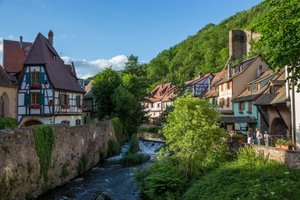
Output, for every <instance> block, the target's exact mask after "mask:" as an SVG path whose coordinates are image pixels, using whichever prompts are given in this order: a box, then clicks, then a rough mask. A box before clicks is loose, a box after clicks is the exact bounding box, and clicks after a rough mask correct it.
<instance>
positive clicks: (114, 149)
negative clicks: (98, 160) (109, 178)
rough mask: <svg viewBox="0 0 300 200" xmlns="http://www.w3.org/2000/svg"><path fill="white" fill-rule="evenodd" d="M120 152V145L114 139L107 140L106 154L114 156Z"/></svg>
mask: <svg viewBox="0 0 300 200" xmlns="http://www.w3.org/2000/svg"><path fill="white" fill-rule="evenodd" d="M119 153H120V145H119V143H118V142H117V141H116V140H109V141H108V150H107V156H115V155H118V154H119Z"/></svg>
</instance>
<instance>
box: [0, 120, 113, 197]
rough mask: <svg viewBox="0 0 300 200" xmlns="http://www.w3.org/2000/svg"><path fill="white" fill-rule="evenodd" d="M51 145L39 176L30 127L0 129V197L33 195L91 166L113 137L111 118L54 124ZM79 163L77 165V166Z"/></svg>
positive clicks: (63, 181)
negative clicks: (47, 164)
mask: <svg viewBox="0 0 300 200" xmlns="http://www.w3.org/2000/svg"><path fill="white" fill-rule="evenodd" d="M53 130H54V134H55V145H54V149H53V151H52V160H51V164H50V168H49V170H48V174H47V178H46V179H44V178H42V177H41V176H40V174H39V172H40V171H39V170H40V164H39V158H38V156H37V153H36V150H35V142H34V137H33V130H32V128H31V127H29V128H19V129H13V130H7V131H0V199H25V198H26V195H27V197H36V196H38V195H40V194H42V193H44V192H46V191H47V190H50V189H52V188H54V187H56V186H59V185H62V184H64V183H66V182H67V181H69V180H70V179H72V178H74V177H76V176H77V175H78V174H79V171H80V168H81V170H82V167H83V166H84V168H85V169H89V168H91V167H92V166H93V165H95V164H97V163H98V162H99V160H100V152H101V154H102V152H105V151H107V148H108V141H109V140H111V139H113V140H114V139H115V138H116V137H115V133H114V129H113V126H112V123H111V121H105V122H98V123H90V124H86V125H83V126H76V127H68V126H67V125H54V126H53ZM80 163H81V167H79V165H80Z"/></svg>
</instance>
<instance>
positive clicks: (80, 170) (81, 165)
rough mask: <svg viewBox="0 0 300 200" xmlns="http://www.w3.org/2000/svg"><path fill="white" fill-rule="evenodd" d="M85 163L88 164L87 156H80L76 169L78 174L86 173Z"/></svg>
mask: <svg viewBox="0 0 300 200" xmlns="http://www.w3.org/2000/svg"><path fill="white" fill-rule="evenodd" d="M87 163H88V158H87V156H86V155H85V154H82V155H81V157H80V160H79V163H78V167H77V171H78V174H82V173H83V172H85V171H86V169H87V168H86V167H87Z"/></svg>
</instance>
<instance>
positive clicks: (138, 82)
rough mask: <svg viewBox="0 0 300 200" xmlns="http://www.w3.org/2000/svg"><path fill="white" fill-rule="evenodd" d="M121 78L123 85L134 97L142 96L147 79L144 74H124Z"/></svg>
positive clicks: (139, 97) (144, 93)
mask: <svg viewBox="0 0 300 200" xmlns="http://www.w3.org/2000/svg"><path fill="white" fill-rule="evenodd" d="M122 80H123V86H124V87H125V88H126V89H127V90H128V91H129V92H130V93H131V94H133V95H134V96H135V97H136V98H138V99H141V98H142V97H143V96H145V95H146V92H147V90H146V89H147V87H148V81H147V78H146V77H145V76H137V75H134V74H124V75H123V77H122Z"/></svg>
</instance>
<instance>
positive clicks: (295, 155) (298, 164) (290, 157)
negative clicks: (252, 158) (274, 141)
mask: <svg viewBox="0 0 300 200" xmlns="http://www.w3.org/2000/svg"><path fill="white" fill-rule="evenodd" d="M252 147H253V148H254V149H255V151H256V152H257V153H263V154H264V156H265V157H267V158H269V159H271V160H276V161H279V162H281V163H284V164H285V165H287V166H288V167H289V168H293V169H300V151H295V150H283V149H278V148H275V147H266V146H261V145H252Z"/></svg>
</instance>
